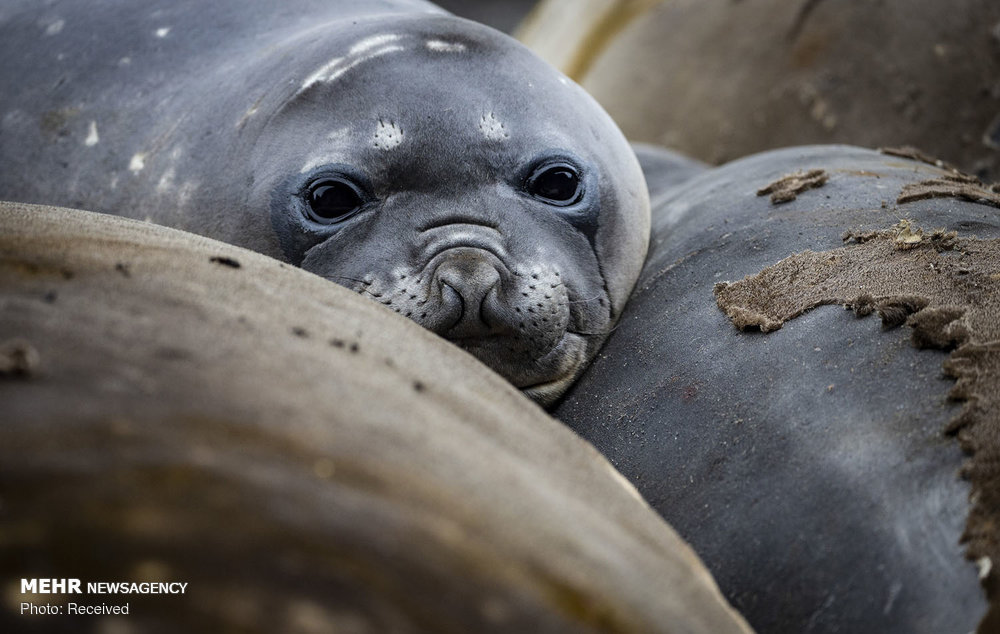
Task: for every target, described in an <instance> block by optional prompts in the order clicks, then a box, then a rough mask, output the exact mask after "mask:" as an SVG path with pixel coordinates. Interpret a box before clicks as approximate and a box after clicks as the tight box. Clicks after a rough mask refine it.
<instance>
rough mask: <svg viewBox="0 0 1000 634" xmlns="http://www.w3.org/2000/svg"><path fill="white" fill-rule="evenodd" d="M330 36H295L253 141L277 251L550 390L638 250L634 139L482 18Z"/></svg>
mask: <svg viewBox="0 0 1000 634" xmlns="http://www.w3.org/2000/svg"><path fill="white" fill-rule="evenodd" d="M337 33H338V35H336V37H332V38H331V37H327V36H325V35H324V34H323V33H313V34H312V36H310V37H307V38H304V39H303V40H301V41H300V42H299V44H298V45H297V46H295V47H293V49H294V50H293V52H291V53H289V55H293V56H299V57H300V58H301V59H304V60H307V61H303V62H302V63H301V64H296V67H299V66H301V67H303V69H304V70H303V73H302V75H301V77H298V78H296V81H295V83H294V85H291V86H290V87H288V88H287V89H286V90H285V91H284V93H283V94H282V95H281V96H280V99H276V103H280V105H278V106H277V107H275V108H274V114H273V115H272V116H270V118H268V120H267V122H266V125H265V126H264V127H263V128H262V130H261V132H260V137H259V139H258V142H257V143H256V144H255V145H254V149H253V150H252V151H253V153H254V156H253V167H254V184H253V187H252V190H253V194H252V195H253V196H255V197H257V198H258V200H257V201H256V203H257V204H261V205H265V204H266V206H267V207H268V208H269V209H270V222H271V224H272V226H273V228H274V229H275V232H276V234H277V236H278V240H279V242H280V245H281V249H282V250H283V251H284V254H285V256H286V257H287V258H288V259H289V261H291V262H293V263H295V264H298V265H300V266H302V267H303V268H305V269H307V270H309V271H312V272H314V273H317V274H319V275H322V276H324V277H327V278H329V279H331V280H333V281H335V282H338V283H340V284H343V285H345V286H348V287H350V288H353V289H354V290H356V291H357V292H359V293H362V294H364V295H366V296H368V297H370V298H372V299H373V300H375V301H378V302H381V303H383V304H385V305H386V306H388V307H390V308H392V309H393V310H395V311H396V312H398V313H400V314H402V315H405V316H406V317H409V318H410V319H412V320H414V321H416V322H417V323H419V324H421V325H423V326H425V327H427V328H428V329H430V330H432V331H434V332H436V333H438V334H440V335H441V336H443V337H445V338H446V339H448V340H450V341H452V342H454V343H456V344H458V345H459V346H461V347H463V348H464V349H466V350H467V351H469V352H471V353H472V354H473V355H475V356H476V357H478V358H479V359H480V360H482V361H483V362H484V363H486V364H487V365H489V366H491V367H492V368H494V369H495V370H496V371H498V372H499V373H500V374H501V375H503V376H504V377H506V378H507V379H508V380H510V381H511V382H512V383H513V384H514V385H516V386H517V387H519V388H521V389H522V390H524V391H525V392H526V393H527V394H528V395H529V396H531V397H532V398H534V399H535V400H537V401H539V402H541V403H543V404H548V403H551V402H552V401H554V400H555V399H556V398H558V396H559V395H560V394H561V393H562V392H563V391H564V390H565V389H566V388H567V387H568V386H569V384H570V383H571V382H572V381H573V379H574V378H575V377H576V375H577V374H578V372H579V371H580V370H581V369H582V368H583V366H584V365H585V364H586V362H587V361H589V359H590V358H591V357H592V356H593V355H594V354H595V353H596V351H597V349H598V347H599V346H600V344H601V343H602V342H603V340H604V339H605V337H606V336H607V334H608V332H609V331H610V329H611V327H612V326H613V325H614V323H615V321H616V319H617V318H618V316H619V314H620V312H621V310H622V306H623V304H624V302H625V300H626V298H627V296H628V294H629V292H630V291H631V289H632V286H633V284H634V283H635V279H636V277H637V276H638V273H639V269H640V266H641V264H642V261H643V259H644V257H645V252H646V243H647V240H648V235H649V203H648V198H647V194H646V188H645V183H644V181H643V177H642V172H641V170H640V168H639V165H638V163H637V161H636V159H635V156H634V155H633V153H632V151H631V149H630V147H629V145H628V143H627V142H626V141H625V139H624V137H623V136H622V135H621V133H620V132H619V130H618V129H617V127H616V126H615V125H614V123H613V122H612V121H611V119H610V118H609V117H608V116H607V115H606V114H605V113H604V112H603V110H601V108H600V107H599V106H598V105H597V104H596V102H594V101H593V100H592V99H591V98H590V97H589V96H588V95H587V94H586V93H585V92H584V91H583V90H582V89H580V88H579V87H578V86H576V85H575V84H574V83H573V82H571V81H569V80H568V79H566V77H564V76H563V75H561V74H560V73H559V72H558V71H556V70H554V69H553V68H551V67H550V66H548V65H547V64H545V63H544V62H542V61H541V60H539V59H538V58H536V57H535V56H534V55H533V54H532V53H530V52H529V51H528V50H527V49H525V48H524V47H523V46H521V45H520V44H518V43H517V42H516V41H514V40H512V39H511V38H509V37H507V36H505V35H502V34H500V33H497V32H495V31H493V30H492V29H489V28H487V27H483V26H481V25H478V24H475V23H473V22H469V21H466V20H462V19H458V18H454V17H450V16H441V15H433V16H428V15H420V16H409V17H402V18H400V17H396V18H393V19H385V18H382V19H373V20H367V21H359V22H358V23H357V24H355V25H352V27H351V28H350V29H339V30H337ZM345 33H349V34H350V35H349V36H346V35H345ZM305 69H308V70H305ZM265 200H266V202H265ZM249 202H250V205H249V206H250V207H254V206H256V205H255V201H249Z"/></svg>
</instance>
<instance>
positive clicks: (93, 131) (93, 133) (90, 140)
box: [83, 121, 101, 147]
mask: <svg viewBox="0 0 1000 634" xmlns="http://www.w3.org/2000/svg"><path fill="white" fill-rule="evenodd" d="M100 142H101V137H99V136H98V135H97V122H96V121H91V122H90V126H89V127H88V128H87V138H86V139H84V140H83V144H84V145H86V146H87V147H93V146H95V145H97V144H98V143H100Z"/></svg>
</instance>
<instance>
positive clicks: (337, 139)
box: [326, 127, 351, 143]
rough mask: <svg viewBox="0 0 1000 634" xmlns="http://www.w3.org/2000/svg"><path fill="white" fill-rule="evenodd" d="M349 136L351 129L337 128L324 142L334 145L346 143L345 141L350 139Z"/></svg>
mask: <svg viewBox="0 0 1000 634" xmlns="http://www.w3.org/2000/svg"><path fill="white" fill-rule="evenodd" d="M350 134H351V129H350V128H346V127H345V128H337V129H336V130H334V131H333V132H331V133H330V134H328V135H326V140H327V141H333V142H334V143H346V142H347V140H348V138H349V137H350Z"/></svg>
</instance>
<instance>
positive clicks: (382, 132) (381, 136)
mask: <svg viewBox="0 0 1000 634" xmlns="http://www.w3.org/2000/svg"><path fill="white" fill-rule="evenodd" d="M402 142H403V130H402V129H401V128H400V127H399V126H398V125H396V124H395V123H394V122H392V121H385V120H383V119H379V120H378V123H377V124H376V125H375V147H376V148H377V149H379V150H391V149H393V148H397V147H399V145H400V144H401V143H402Z"/></svg>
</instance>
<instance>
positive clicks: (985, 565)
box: [976, 557, 993, 581]
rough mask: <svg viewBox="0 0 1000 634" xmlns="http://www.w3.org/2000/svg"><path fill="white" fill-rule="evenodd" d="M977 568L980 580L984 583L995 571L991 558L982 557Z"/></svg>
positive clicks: (977, 563) (978, 560)
mask: <svg viewBox="0 0 1000 634" xmlns="http://www.w3.org/2000/svg"><path fill="white" fill-rule="evenodd" d="M976 566H978V567H979V580H980V581H982V580H983V579H986V577H989V576H990V573H991V572H992V571H993V560H992V559H990V558H989V557H980V558H979V559H977V560H976Z"/></svg>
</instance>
